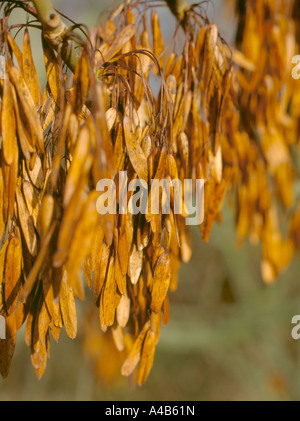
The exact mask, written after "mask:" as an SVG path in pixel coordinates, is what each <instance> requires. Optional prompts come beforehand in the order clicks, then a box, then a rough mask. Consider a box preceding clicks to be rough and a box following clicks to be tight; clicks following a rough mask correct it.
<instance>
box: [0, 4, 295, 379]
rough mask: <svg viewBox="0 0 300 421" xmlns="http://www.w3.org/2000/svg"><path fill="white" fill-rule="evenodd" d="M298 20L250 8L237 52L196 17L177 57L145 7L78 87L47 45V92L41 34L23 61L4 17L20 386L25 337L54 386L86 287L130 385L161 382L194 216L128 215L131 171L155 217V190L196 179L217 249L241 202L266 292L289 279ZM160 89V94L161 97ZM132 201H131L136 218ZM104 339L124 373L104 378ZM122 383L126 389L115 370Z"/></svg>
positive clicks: (84, 61) (89, 47)
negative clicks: (217, 225)
mask: <svg viewBox="0 0 300 421" xmlns="http://www.w3.org/2000/svg"><path fill="white" fill-rule="evenodd" d="M285 4H286V1H285V2H283V1H275V0H274V1H268V0H253V1H252V0H251V1H249V2H247V7H246V8H245V10H243V11H242V12H243V13H241V14H240V15H239V20H240V25H239V32H238V36H237V49H236V50H233V51H231V50H230V48H229V47H228V46H227V45H226V44H225V43H224V42H223V40H222V39H221V38H220V36H219V34H218V29H217V27H216V26H215V25H213V24H209V23H208V22H207V20H206V19H204V17H203V16H202V15H201V9H199V8H193V9H191V10H190V11H188V12H187V14H186V16H185V18H184V24H182V26H183V28H184V32H185V34H184V35H185V41H184V43H183V46H182V47H181V48H178V51H177V50H176V51H174V52H170V49H167V48H166V45H164V42H163V37H162V34H161V27H160V22H159V15H158V13H157V12H156V11H154V10H153V9H152V10H151V12H149V10H148V9H147V10H146V9H145V7H144V5H139V3H138V2H136V3H135V4H134V5H132V6H131V5H122V6H120V7H119V8H118V9H117V10H116V11H115V12H114V13H113V15H112V16H111V17H110V18H109V19H108V20H107V21H106V23H105V24H104V25H103V26H101V27H100V28H99V27H97V28H93V29H92V30H91V32H90V34H89V37H88V39H87V40H86V41H84V42H83V41H82V43H81V47H82V51H81V56H80V60H79V63H78V66H77V69H76V72H75V74H74V75H73V76H72V77H68V75H67V72H66V69H65V68H64V67H63V66H62V65H61V60H60V55H59V53H58V55H57V56H56V53H54V52H53V51H52V50H51V49H50V48H49V46H48V45H47V44H46V42H43V52H44V60H45V68H46V75H47V85H46V88H45V90H44V92H42V89H41V87H40V84H39V81H38V77H37V72H36V70H35V65H34V62H33V59H32V53H31V47H30V39H29V34H28V31H27V30H25V32H24V39H23V48H22V51H20V49H19V47H18V46H17V44H16V42H15V40H14V38H13V37H12V35H11V34H10V31H9V27H8V25H7V16H5V15H4V16H3V18H2V20H1V22H0V23H1V29H2V34H5V36H2V38H1V40H2V41H1V42H2V45H1V47H2V49H3V50H4V51H5V57H6V74H5V79H4V80H1V82H0V87H1V90H0V94H1V137H2V144H1V172H0V195H1V198H3V200H2V199H1V200H0V208H1V209H0V235H1V241H2V242H1V251H0V288H1V290H0V314H1V315H4V316H5V318H6V323H7V340H6V341H3V340H2V341H1V342H0V371H1V374H2V375H3V376H4V377H5V376H7V375H8V370H9V366H10V361H11V358H12V356H13V352H14V347H15V341H16V332H17V330H19V329H20V327H21V326H22V325H23V323H25V324H26V327H25V341H26V343H27V344H28V345H29V346H30V350H31V359H32V364H33V366H34V368H35V370H36V373H37V375H38V377H41V376H42V375H43V373H44V371H45V368H46V363H47V358H48V355H49V350H50V334H51V335H52V337H53V338H54V339H55V340H56V341H57V340H58V339H59V334H60V329H61V328H62V327H63V326H64V327H65V329H66V332H67V334H68V336H69V337H70V338H75V337H76V334H77V315H76V306H75V299H74V297H78V298H79V299H84V295H85V282H86V283H87V285H88V287H89V288H93V291H94V300H95V304H96V306H97V307H98V309H99V324H100V328H101V330H102V331H103V332H107V335H110V334H111V336H108V337H107V344H110V341H111V338H113V340H114V343H115V346H116V348H117V349H118V350H119V351H120V352H121V354H122V356H123V355H125V357H123V359H122V367H121V373H122V374H123V375H125V376H129V375H131V374H132V373H133V371H134V370H135V368H136V367H137V365H138V364H139V363H140V364H139V369H138V373H137V381H138V383H139V384H142V383H143V382H144V381H145V380H146V378H147V376H148V374H149V372H150V370H151V367H152V364H153V359H154V354H155V347H156V344H157V343H158V340H159V335H160V326H161V322H162V321H163V322H164V323H168V320H169V302H168V295H167V294H168V291H169V290H171V291H172V290H175V289H176V287H177V272H178V268H179V266H180V263H181V261H183V262H188V261H189V259H190V256H191V248H190V243H189V233H188V227H187V226H186V224H185V218H186V217H187V214H186V213H185V212H183V214H182V215H178V214H176V213H175V211H174V206H173V203H174V200H171V211H170V214H168V215H165V214H163V213H162V208H161V206H160V213H159V214H152V213H151V209H150V207H148V212H147V213H146V214H145V215H144V214H137V215H132V214H131V213H130V212H127V213H124V214H123V213H121V212H120V211H119V210H120V209H119V206H120V203H119V194H118V192H119V190H120V189H121V188H122V186H120V185H119V172H120V171H126V172H127V176H128V183H129V182H130V181H133V180H135V179H137V178H140V179H143V180H145V181H146V182H147V184H148V192H149V196H148V202H149V203H150V201H151V194H153V192H152V191H151V180H152V179H157V180H161V179H164V178H166V179H169V180H174V179H180V180H181V181H182V184H183V180H184V179H193V180H196V179H199V178H201V179H205V181H206V182H205V200H204V222H203V224H202V225H201V227H200V228H201V233H202V237H203V240H204V241H208V240H209V235H210V231H211V228H212V225H213V222H214V220H215V219H216V218H217V219H219V218H220V211H221V207H222V204H223V200H224V197H225V193H226V191H230V192H233V193H235V195H236V198H235V205H236V206H235V207H236V216H237V236H238V240H239V241H241V240H243V239H244V238H245V237H246V236H249V238H250V239H251V240H252V241H253V242H254V243H256V242H258V241H261V242H262V245H263V261H262V276H263V279H264V280H265V281H266V282H273V280H274V279H275V278H276V276H277V275H278V273H279V272H280V271H281V270H282V269H283V268H284V267H286V266H287V264H288V263H289V261H290V260H291V258H292V255H293V250H294V247H295V246H296V247H299V245H300V239H299V228H300V216H299V215H300V210H298V212H296V213H295V215H294V216H293V218H292V222H291V223H290V229H289V231H288V233H289V235H288V237H287V238H283V236H282V235H281V232H280V229H279V224H278V218H277V205H278V203H280V204H281V205H283V206H284V208H286V209H288V208H292V205H293V204H294V197H293V188H292V186H293V182H294V180H295V179H296V172H295V171H296V170H295V167H294V163H293V159H292V151H293V148H294V147H297V136H298V120H299V112H300V111H299V110H300V108H299V107H298V106H297V105H298V102H299V94H297V93H296V87H295V81H294V80H293V79H292V78H291V76H290V62H291V61H290V59H291V57H292V56H293V55H294V54H296V49H297V45H296V34H295V25H294V24H293V22H294V20H293V15H292V13H293V7H292V6H293V5H294V2H293V1H290V2H289V4H290V8H285ZM239 10H240V9H239ZM148 18H149V19H148ZM177 37H178V31H177V35H175V38H177ZM173 41H174V40H173ZM175 41H176V39H175ZM179 45H180V43H179ZM269 49H270V51H271V53H270V52H269ZM153 75H155V76H156V80H157V81H159V84H160V89H159V93H158V95H155V94H154V93H153V89H152V86H153V85H152V82H151V78H153ZM103 178H109V179H111V180H113V181H114V182H115V184H116V195H115V200H116V205H117V212H116V214H107V215H99V214H98V212H97V210H96V202H97V200H99V196H100V193H99V192H97V191H96V185H97V182H98V181H99V180H101V179H103ZM132 194H133V193H132V192H130V191H129V192H128V194H127V198H126V203H127V205H128V202H129V200H130V198H131V196H132ZM171 196H172V193H171ZM160 199H162V200H163V193H162V192H160ZM172 199H174V197H172ZM183 199H184V198H183V197H182V198H180V200H181V201H182V202H183V201H184V200H183ZM162 200H160V203H161V202H162ZM183 209H185V207H184V203H183ZM297 233H298V234H297ZM83 274H84V276H83ZM96 332H97V330H96V329H95V325H94V324H93V322H92V321H91V316H90V315H89V316H88V317H87V319H86V323H85V341H84V344H85V345H84V346H85V349H86V352H87V354H89V355H90V356H91V358H92V360H93V361H94V362H95V367H96V368H95V370H96V371H97V372H99V373H103V370H104V371H106V372H107V370H108V369H107V368H105V367H102V366H101V364H100V365H99V361H97V360H98V354H97V352H95V344H99V346H103V347H104V349H107V348H108V346H107V347H106V348H105V346H104V345H103V341H102V339H99V338H100V337H101V338H102V336H99V337H98V336H97V333H96ZM97 338H98V339H97ZM112 355H113V354H112ZM108 371H109V374H108V377H109V376H112V375H113V374H112V373H113V371H114V370H112V371H110V370H108Z"/></svg>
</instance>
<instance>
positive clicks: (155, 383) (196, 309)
mask: <svg viewBox="0 0 300 421" xmlns="http://www.w3.org/2000/svg"><path fill="white" fill-rule="evenodd" d="M117 3H119V2H116V1H115V2H113V1H111V0H110V1H93V0H90V1H86V2H85V3H84V4H83V2H81V1H79V0H78V1H77V0H76V1H75V0H68V1H66V0H65V1H62V0H61V1H59V0H55V1H54V4H55V5H56V6H57V8H58V9H59V10H61V11H62V12H64V13H66V14H68V16H70V17H71V18H72V19H74V20H76V21H80V22H83V23H85V24H87V25H89V26H90V25H92V24H94V23H95V21H96V17H97V15H98V14H99V13H100V12H101V10H102V11H103V10H107V8H108V7H109V8H111V7H113V4H117ZM222 4H223V2H222V1H219V0H215V2H211V3H210V4H209V6H208V7H209V9H208V12H209V15H210V19H211V20H212V21H214V22H216V23H217V24H218V26H219V28H220V31H221V33H222V34H223V35H224V38H225V39H226V40H228V41H229V42H230V40H231V38H232V34H233V30H234V18H233V16H232V15H230V14H224V10H223V9H222ZM15 19H16V20H17V19H19V17H17V16H16V17H15ZM162 22H164V26H163V31H164V33H165V34H166V35H167V34H170V33H171V32H172V31H170V28H169V25H170V26H172V25H173V23H174V22H173V20H172V17H171V16H170V14H169V12H168V11H167V10H166V11H163V19H162ZM33 36H34V38H35V40H34V45H35V56H36V57H37V60H36V61H37V62H38V61H39V58H38V56H39V54H41V53H40V50H39V48H40V47H39V43H40V34H39V33H38V31H33ZM21 38H22V37H20V39H21ZM40 61H41V60H40ZM192 245H193V257H192V260H191V262H190V263H189V264H187V265H183V266H182V267H181V269H180V276H179V287H178V290H177V291H176V292H175V293H171V294H169V298H170V302H171V321H170V323H169V325H168V326H164V327H162V332H161V338H160V342H159V344H158V346H157V351H156V357H155V362H154V366H153V368H152V371H151V373H150V376H149V378H148V380H147V382H146V383H145V384H144V385H143V386H142V387H138V386H132V385H131V384H129V382H128V381H127V379H123V378H121V377H120V379H119V380H118V381H117V382H115V383H113V384H111V385H110V386H108V385H107V384H106V383H105V382H102V381H101V379H100V380H99V379H97V378H96V377H95V375H94V373H93V370H92V367H91V365H90V363H89V361H87V359H86V358H85V356H84V353H83V348H82V338H83V329H84V326H83V324H82V323H81V322H80V320H81V318H80V315H81V314H83V313H84V311H85V307H86V306H87V303H81V302H79V301H77V305H78V316H79V317H78V319H79V329H78V332H79V333H78V337H77V339H76V340H74V341H72V340H70V339H69V338H67V337H66V334H65V333H64V332H62V335H61V338H60V341H59V343H58V344H57V343H55V342H54V341H53V340H51V357H50V359H49V360H48V364H47V369H46V373H45V375H44V377H43V378H42V379H41V380H38V379H37V377H36V375H35V373H34V369H33V367H32V365H31V361H30V351H29V348H28V347H27V346H26V345H25V343H24V329H23V330H21V331H20V332H19V333H18V338H17V346H16V351H15V355H14V358H13V361H12V366H11V370H10V374H9V377H8V379H6V380H3V379H0V400H66V399H67V400H298V399H300V341H299V342H297V341H295V340H293V339H292V337H291V329H292V325H291V319H292V317H293V315H295V314H300V283H299V279H298V278H299V272H300V264H299V263H300V262H299V258H298V257H295V259H294V261H293V263H292V264H291V266H290V267H289V269H288V270H287V271H286V272H285V273H284V274H282V275H281V276H280V278H279V279H278V282H277V284H276V285H274V286H272V287H266V286H265V285H264V284H263V283H262V280H261V275H260V257H261V250H260V248H259V247H253V246H251V245H250V244H248V243H247V242H246V243H245V244H244V246H243V247H242V248H237V247H236V245H235V233H234V219H233V212H232V210H230V209H228V207H225V208H224V212H223V222H222V224H220V225H219V224H215V225H214V228H213V231H212V236H211V240H210V243H209V244H204V243H203V242H202V240H201V236H200V230H199V227H194V228H193V229H192ZM89 295H91V294H89ZM95 311H96V310H95ZM99 329H100V328H99ZM105 358H107V357H105ZM105 363H106V364H109V360H107V361H105Z"/></svg>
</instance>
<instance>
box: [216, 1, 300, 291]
mask: <svg viewBox="0 0 300 421" xmlns="http://www.w3.org/2000/svg"><path fill="white" fill-rule="evenodd" d="M235 4H236V10H237V12H238V29H237V34H236V48H237V50H235V51H234V52H233V59H234V60H235V61H236V63H238V64H239V68H237V69H236V73H235V84H234V85H235V92H236V95H237V102H238V105H237V109H238V110H239V116H235V117H234V118H233V120H232V123H231V127H229V130H230V133H229V132H228V134H229V136H228V137H227V138H225V137H224V140H225V142H224V148H223V151H224V154H225V150H227V151H228V159H229V160H230V161H231V162H234V161H238V162H239V165H238V173H237V193H236V194H237V209H236V218H237V238H238V242H242V241H243V240H244V238H245V237H246V236H249V238H250V241H251V242H252V243H253V244H257V243H258V242H259V241H261V242H262V250H263V260H262V277H263V280H264V281H265V282H266V283H272V282H274V281H275V279H276V277H277V276H278V274H279V273H280V272H281V271H282V270H283V269H284V268H285V267H286V266H287V265H288V263H289V262H290V260H291V259H292V256H293V250H294V245H296V246H298V245H297V241H293V237H294V236H295V235H296V236H297V234H296V232H297V231H298V230H297V229H295V226H294V227H291V228H288V218H287V210H289V212H291V213H292V212H293V211H294V203H295V197H294V192H295V181H296V180H297V178H298V176H299V167H298V168H297V163H296V159H295V157H296V156H297V154H298V153H299V150H298V145H299V142H298V133H299V129H298V127H299V106H298V104H299V99H300V96H299V89H297V81H296V80H294V79H293V77H292V59H293V56H295V55H296V54H297V51H298V45H297V42H296V25H295V21H294V17H293V8H294V7H295V9H296V5H297V2H294V1H288V2H283V1H280V0H278V1H267V0H265V1H264V0H260V1H256V0H253V1H252V0H250V1H247V2H240V1H236V2H235ZM295 9H294V10H295ZM294 15H295V12H294ZM227 140H229V144H227ZM230 144H233V145H234V148H231V152H230V153H229V149H230ZM230 154H231V157H230ZM226 156H227V153H226ZM278 205H279V207H278ZM282 210H283V211H282ZM280 211H281V213H282V216H283V218H284V220H285V221H286V222H285V224H284V227H283V229H280V226H279V225H280V224H279V213H280ZM293 224H294V225H295V223H293ZM282 231H286V232H287V231H289V232H290V233H289V235H285V236H284V235H283V234H282ZM298 244H299V243H298Z"/></svg>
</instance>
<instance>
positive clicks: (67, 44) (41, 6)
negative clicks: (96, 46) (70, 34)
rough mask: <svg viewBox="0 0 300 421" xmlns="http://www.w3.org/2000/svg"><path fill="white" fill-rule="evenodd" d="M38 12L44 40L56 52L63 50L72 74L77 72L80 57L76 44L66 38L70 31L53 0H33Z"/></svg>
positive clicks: (64, 58)
mask: <svg viewBox="0 0 300 421" xmlns="http://www.w3.org/2000/svg"><path fill="white" fill-rule="evenodd" d="M32 3H33V4H34V6H35V9H36V11H37V17H38V20H39V21H40V22H41V24H42V31H43V38H44V39H45V40H46V41H47V42H48V44H49V45H50V46H51V47H52V48H54V49H55V50H56V51H57V50H59V49H60V50H61V57H62V59H63V61H64V62H65V63H66V65H67V66H68V67H69V69H70V70H72V72H73V73H74V72H75V69H76V66H77V63H78V55H77V52H76V50H75V47H74V44H73V43H72V42H71V41H70V40H66V39H65V38H64V33H65V32H66V30H67V29H68V27H67V25H66V24H65V23H64V22H63V21H62V20H61V18H60V16H59V14H58V13H57V12H56V10H55V9H54V7H53V5H52V2H51V0H32Z"/></svg>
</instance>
